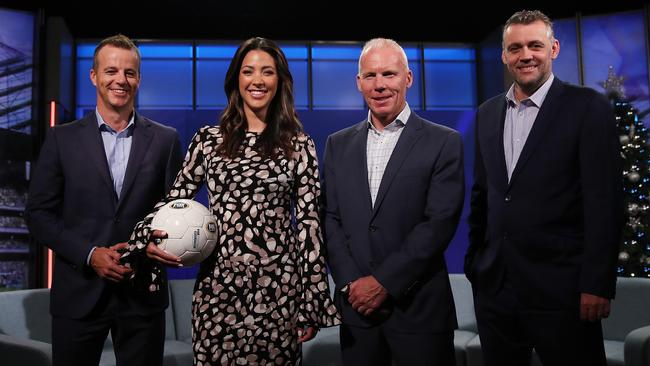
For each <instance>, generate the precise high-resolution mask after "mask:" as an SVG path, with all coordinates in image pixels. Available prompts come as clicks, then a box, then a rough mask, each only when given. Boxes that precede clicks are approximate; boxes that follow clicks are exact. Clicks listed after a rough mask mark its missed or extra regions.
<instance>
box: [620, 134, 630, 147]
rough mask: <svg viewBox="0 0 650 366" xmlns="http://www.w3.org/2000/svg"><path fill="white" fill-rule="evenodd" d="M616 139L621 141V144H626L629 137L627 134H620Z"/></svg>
mask: <svg viewBox="0 0 650 366" xmlns="http://www.w3.org/2000/svg"><path fill="white" fill-rule="evenodd" d="M618 140H619V141H620V142H621V145H627V144H628V143H629V142H630V137H629V136H628V135H621V136H619V137H618Z"/></svg>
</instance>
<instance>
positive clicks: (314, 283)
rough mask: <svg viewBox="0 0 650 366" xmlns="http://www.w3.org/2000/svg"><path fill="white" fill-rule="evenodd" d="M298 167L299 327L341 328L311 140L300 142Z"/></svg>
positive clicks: (315, 158) (316, 165)
mask: <svg viewBox="0 0 650 366" xmlns="http://www.w3.org/2000/svg"><path fill="white" fill-rule="evenodd" d="M296 153H297V155H298V156H297V165H296V176H295V182H296V183H295V184H296V191H295V192H296V193H295V194H296V197H295V202H296V207H295V215H296V229H297V230H296V233H297V238H298V258H299V259H298V260H299V264H300V275H301V285H302V293H301V298H300V305H299V311H298V325H299V326H317V327H331V326H334V325H338V324H341V318H340V315H339V313H338V311H337V309H336V307H335V306H334V302H333V301H332V299H331V297H330V291H329V284H328V278H327V268H326V266H325V255H324V254H325V253H324V252H323V251H324V249H325V247H324V245H323V235H322V232H321V225H320V212H319V210H320V194H321V190H320V181H319V175H318V158H317V156H316V148H315V146H314V142H313V140H312V139H311V138H309V137H306V138H305V141H299V148H298V151H297V152H296Z"/></svg>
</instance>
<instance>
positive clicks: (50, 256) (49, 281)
mask: <svg viewBox="0 0 650 366" xmlns="http://www.w3.org/2000/svg"><path fill="white" fill-rule="evenodd" d="M55 125H56V101H54V100H52V101H50V128H51V127H54V126H55ZM53 262H54V254H53V253H52V249H48V250H47V288H52V269H53V267H54V265H53V264H54V263H53Z"/></svg>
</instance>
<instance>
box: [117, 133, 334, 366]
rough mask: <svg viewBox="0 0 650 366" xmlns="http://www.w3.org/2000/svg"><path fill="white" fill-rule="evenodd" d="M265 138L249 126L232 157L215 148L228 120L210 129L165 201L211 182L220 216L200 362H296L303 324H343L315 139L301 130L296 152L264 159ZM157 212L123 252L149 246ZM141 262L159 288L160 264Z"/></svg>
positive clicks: (200, 292) (207, 271)
mask: <svg viewBox="0 0 650 366" xmlns="http://www.w3.org/2000/svg"><path fill="white" fill-rule="evenodd" d="M258 137H259V134H256V133H253V132H247V133H246V137H245V139H244V141H243V143H242V146H241V148H240V151H239V155H238V156H237V157H236V158H234V159H229V158H224V157H222V156H219V155H217V153H216V147H217V145H218V144H220V143H221V142H222V137H221V133H220V131H219V127H203V128H201V129H200V130H199V131H198V132H197V133H196V134H195V135H194V138H193V139H192V142H191V144H190V147H189V150H188V153H187V156H186V157H185V162H184V163H183V168H182V170H181V171H180V172H179V174H178V176H177V177H176V181H175V183H174V186H173V188H172V190H171V191H170V193H169V194H168V196H167V198H166V199H165V201H164V202H160V203H159V204H158V205H156V209H157V208H158V207H160V206H162V205H164V203H166V202H169V201H171V200H174V199H177V198H192V197H194V195H195V194H196V192H197V191H198V189H199V188H200V187H201V185H202V184H203V183H204V182H205V183H207V188H208V196H209V201H210V209H211V211H212V213H213V214H214V215H215V216H216V217H217V219H218V220H219V223H220V241H219V244H218V245H217V247H216V248H215V250H214V252H213V254H212V255H211V256H210V257H209V258H208V259H206V260H205V261H204V262H202V263H201V265H200V269H199V273H198V276H197V280H196V285H195V287H194V296H193V299H192V331H193V332H192V339H193V343H194V345H193V347H194V363H195V364H196V365H255V364H259V365H293V364H297V363H299V362H300V345H299V344H298V342H297V337H298V335H297V327H302V326H306V325H313V326H317V327H328V326H333V325H337V324H339V323H340V320H339V319H340V318H339V315H338V313H337V311H336V308H335V307H334V305H333V302H332V300H331V298H330V297H329V289H328V283H327V273H326V268H325V262H324V253H323V252H322V249H323V243H322V235H321V229H320V219H319V197H320V183H319V180H318V162H317V158H316V151H315V146H314V142H313V141H312V139H311V138H310V137H308V136H306V135H304V134H300V135H298V136H297V137H295V138H294V139H293V146H294V150H295V151H293V154H292V157H291V158H288V159H287V158H286V157H285V156H284V155H281V156H279V157H276V158H263V157H262V156H261V155H260V154H259V153H258V152H257V151H256V149H255V148H254V145H255V142H256V140H257V138H258ZM152 217H153V213H152V214H150V215H149V216H147V218H146V219H145V220H144V221H143V222H141V223H139V224H138V226H136V229H135V231H134V234H133V237H132V240H131V241H130V244H131V245H130V247H129V252H128V254H126V255H125V256H124V257H127V258H128V255H132V256H133V257H136V256H135V255H134V254H140V255H141V252H142V251H143V249H144V248H145V245H146V243H147V242H148V241H149V240H148V239H149V231H150V227H149V223H150V222H151V218H152ZM292 217H293V218H294V219H295V221H294V220H292ZM127 261H128V260H127ZM134 269H135V271H136V276H138V275H139V276H143V275H144V276H145V278H147V280H148V281H149V279H153V281H151V284H149V287H151V290H156V288H157V286H159V285H160V283H157V281H156V280H157V279H159V278H160V277H159V276H157V274H156V272H155V270H154V272H153V273H151V274H143V273H139V274H138V272H137V271H138V269H137V268H134ZM148 276H151V277H148Z"/></svg>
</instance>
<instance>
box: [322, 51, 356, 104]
mask: <svg viewBox="0 0 650 366" xmlns="http://www.w3.org/2000/svg"><path fill="white" fill-rule="evenodd" d="M358 68H359V66H358V63H357V61H356V60H355V61H335V60H332V61H329V60H328V61H316V60H314V61H313V62H312V80H313V83H314V86H313V93H314V94H313V96H314V109H363V107H364V102H363V97H362V96H361V94H360V93H359V91H358V90H357V84H356V76H357V72H358Z"/></svg>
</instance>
